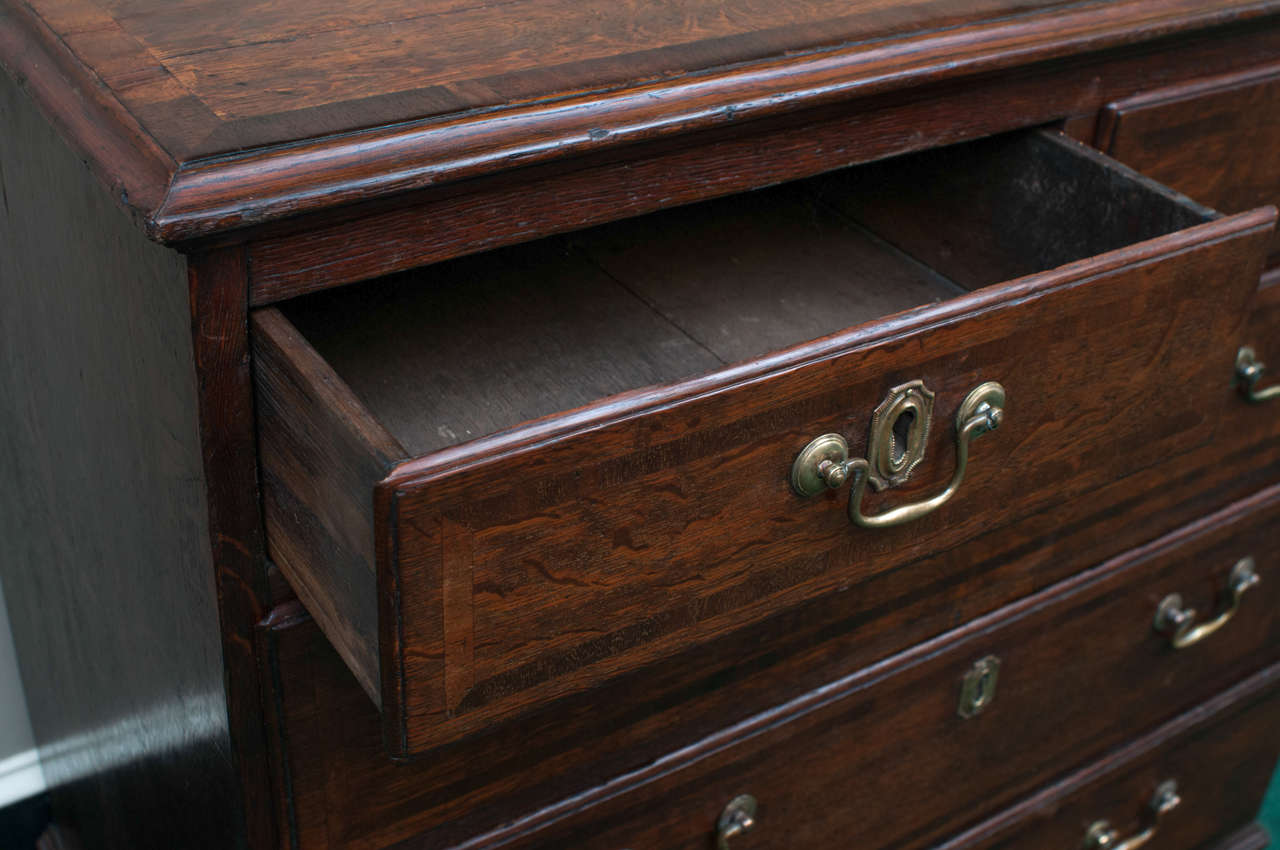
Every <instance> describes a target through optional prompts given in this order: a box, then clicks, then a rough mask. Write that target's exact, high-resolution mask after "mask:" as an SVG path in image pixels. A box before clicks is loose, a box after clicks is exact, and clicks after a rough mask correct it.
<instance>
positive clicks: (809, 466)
mask: <svg viewBox="0 0 1280 850" xmlns="http://www.w3.org/2000/svg"><path fill="white" fill-rule="evenodd" d="M1004 402H1005V392H1004V387H1002V386H1000V384H998V383H996V382H995V381H988V382H987V383H985V384H981V385H979V386H977V387H974V388H973V389H972V390H970V391H969V394H968V395H967V396H965V399H964V401H963V402H961V404H960V409H959V411H957V413H956V470H955V472H954V473H953V474H952V476H951V481H950V483H949V484H947V487H946V489H945V490H943V491H942V492H941V493H939V494H938V495H936V496H934V497H933V498H931V499H926V500H925V501H923V502H916V503H914V504H910V505H903V506H902V507H899V508H894V509H892V510H889V511H885V512H884V513H882V514H876V515H874V516H867V515H866V514H864V513H863V512H862V497H863V496H864V495H865V494H866V489H867V483H868V482H871V483H872V486H874V487H875V488H876V489H877V490H879V489H887V488H889V487H896V486H897V485H898V484H901V483H902V482H904V481H906V480H907V478H908V477H909V476H910V474H911V471H912V470H913V469H914V468H915V466H916V464H918V463H919V462H920V459H921V458H922V457H923V456H924V443H925V440H926V439H927V437H928V424H927V423H928V414H930V413H931V412H932V410H933V393H931V392H929V390H927V389H925V386H924V384H923V383H921V382H920V381H912V382H911V383H909V384H903V385H902V386H898V387H894V388H893V389H892V390H891V391H890V392H889V396H888V397H887V398H886V399H885V400H884V401H883V402H881V404H880V406H879V407H877V408H876V412H875V416H873V417H872V420H871V438H870V440H869V441H868V447H869V451H868V455H869V458H870V459H865V458H856V459H853V460H850V458H849V444H848V442H847V441H846V440H845V439H844V437H842V436H840V435H839V434H823V435H822V436H821V437H818V438H816V439H814V440H812V441H811V442H810V443H809V445H807V446H805V447H804V449H803V450H801V452H800V454H798V455H797V456H796V459H795V461H794V462H793V463H792V464H791V487H792V489H794V490H795V491H796V492H797V493H798V494H800V495H801V496H814V495H817V494H818V493H821V492H822V491H823V490H826V489H832V490H834V489H836V488H838V487H840V486H842V485H843V484H844V483H845V482H846V481H848V480H850V479H852V480H853V485H852V488H853V489H852V491H851V492H850V494H849V519H850V520H852V521H853V522H854V523H855V524H857V525H860V526H862V527H863V528H887V527H889V526H893V525H902V524H903V523H907V522H911V521H912V520H916V519H919V518H920V517H923V516H925V515H926V514H930V513H933V512H934V511H935V510H937V509H938V508H940V507H942V505H943V504H945V503H946V502H948V501H950V499H951V497H952V496H954V495H955V494H956V491H957V490H959V489H960V483H961V482H962V481H963V480H964V474H965V470H966V469H967V468H968V465H969V444H970V443H972V442H973V441H974V440H976V439H977V438H978V437H981V436H982V435H983V434H985V433H987V432H988V431H994V430H995V429H996V428H999V427H1000V423H1001V422H1002V421H1003V419H1004ZM906 414H910V415H911V416H912V419H911V421H910V424H909V426H908V427H907V428H906V429H905V430H906V437H905V445H903V438H902V435H901V434H900V433H899V424H900V423H899V420H900V419H902V417H903V416H904V415H906Z"/></svg>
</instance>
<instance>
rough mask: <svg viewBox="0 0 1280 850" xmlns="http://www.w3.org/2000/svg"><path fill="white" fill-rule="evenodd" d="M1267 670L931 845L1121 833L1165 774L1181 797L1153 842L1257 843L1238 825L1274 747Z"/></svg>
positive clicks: (1046, 843) (1263, 782)
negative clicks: (1105, 824) (1107, 824)
mask: <svg viewBox="0 0 1280 850" xmlns="http://www.w3.org/2000/svg"><path fill="white" fill-rule="evenodd" d="M1276 673H1277V670H1276V668H1274V667H1272V668H1270V669H1269V670H1267V671H1263V672H1261V673H1259V674H1258V675H1256V676H1254V677H1253V678H1251V679H1249V680H1246V681H1245V682H1242V683H1241V684H1240V685H1238V686H1236V687H1235V688H1232V689H1231V690H1230V691H1228V692H1225V693H1223V694H1222V695H1220V696H1218V697H1215V698H1214V699H1213V700H1210V701H1208V702H1207V703H1206V704H1204V705H1203V706H1200V707H1197V708H1196V709H1195V710H1193V711H1190V712H1188V713H1187V714H1184V715H1182V716H1181V717H1178V718H1176V719H1175V720H1173V721H1171V722H1170V723H1168V724H1166V725H1165V726H1163V727H1161V728H1159V729H1157V730H1155V731H1153V732H1151V733H1150V734H1147V735H1144V736H1142V737H1140V738H1138V739H1136V740H1134V741H1133V742H1131V743H1129V744H1126V745H1125V746H1124V747H1123V748H1121V749H1120V750H1118V751H1117V752H1115V753H1112V754H1110V755H1109V756H1108V757H1107V758H1106V759H1103V760H1101V761H1100V762H1098V763H1097V764H1094V765H1090V766H1089V767H1087V768H1085V769H1084V770H1081V771H1078V772H1076V773H1073V774H1071V775H1069V776H1068V777H1066V778H1065V779H1063V780H1061V781H1059V782H1056V783H1054V784H1053V785H1051V786H1049V787H1048V788H1046V789H1044V790H1042V791H1040V792H1039V793H1037V794H1035V795H1033V796H1031V797H1030V798H1028V799H1026V800H1024V801H1022V802H1021V803H1019V804H1018V805H1017V806H1015V807H1013V808H1012V809H1010V810H1008V811H1006V812H1003V813H1001V815H1000V816H999V817H997V818H994V819H992V820H991V821H988V822H986V823H983V824H980V825H978V826H976V827H974V828H972V829H970V830H967V831H966V832H965V833H964V834H962V835H960V836H958V837H956V838H954V839H952V840H951V841H948V842H947V843H946V844H943V845H941V846H940V848H939V850H960V848H964V850H969V848H978V847H982V848H994V847H1001V848H1023V847H1074V846H1077V844H1078V843H1079V842H1080V841H1082V840H1083V835H1084V831H1085V830H1086V829H1087V828H1088V825H1089V824H1091V823H1093V821H1095V820H1097V819H1099V818H1104V817H1105V818H1107V819H1108V820H1110V821H1111V822H1112V823H1113V824H1114V825H1115V826H1116V827H1117V828H1118V829H1119V830H1120V831H1121V835H1126V836H1127V835H1131V834H1133V833H1135V832H1137V831H1140V829H1141V826H1142V824H1143V821H1142V815H1143V807H1144V805H1145V804H1146V801H1147V800H1149V799H1150V797H1151V794H1152V793H1153V791H1154V789H1155V787H1156V785H1157V784H1159V783H1160V782H1163V781H1165V780H1167V779H1171V778H1172V779H1174V780H1175V781H1176V782H1177V783H1178V788H1179V792H1180V794H1181V796H1182V798H1183V802H1182V804H1181V805H1179V806H1178V808H1177V809H1175V810H1174V811H1173V812H1170V813H1169V814H1168V815H1167V816H1166V817H1167V821H1164V822H1162V824H1161V828H1160V829H1159V830H1158V831H1157V836H1156V838H1155V840H1156V841H1158V842H1159V846H1160V847H1161V848H1165V847H1167V848H1170V850H1191V848H1195V847H1206V846H1211V847H1212V848H1213V850H1228V849H1229V850H1235V848H1262V847H1266V846H1267V845H1268V841H1267V840H1266V834H1265V832H1263V833H1262V834H1261V836H1260V835H1259V833H1260V832H1261V830H1259V829H1258V828H1257V827H1256V826H1254V827H1250V826H1245V824H1247V823H1248V822H1249V821H1251V820H1252V819H1253V818H1254V817H1255V816H1256V814H1257V811H1258V807H1259V805H1260V804H1261V802H1262V795H1263V794H1264V793H1265V792H1266V788H1267V782H1268V780H1269V779H1270V775H1271V770H1272V768H1273V767H1274V764H1275V760H1276V754H1277V752H1280V727H1278V726H1277V725H1276V723H1275V722H1274V718H1275V714H1276V712H1277V710H1280V705H1278V704H1277V698H1276V690H1275V688H1276V680H1277V676H1276ZM1232 700H1238V702H1234V703H1233V702H1232ZM1223 833H1232V834H1229V835H1224V834H1223ZM1260 839H1261V843H1259V841H1260Z"/></svg>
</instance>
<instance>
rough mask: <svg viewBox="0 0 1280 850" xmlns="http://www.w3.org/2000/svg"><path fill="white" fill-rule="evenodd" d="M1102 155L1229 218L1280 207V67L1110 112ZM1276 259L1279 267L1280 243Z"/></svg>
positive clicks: (1156, 95)
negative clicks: (1266, 206)
mask: <svg viewBox="0 0 1280 850" xmlns="http://www.w3.org/2000/svg"><path fill="white" fill-rule="evenodd" d="M1097 144H1098V147H1100V148H1101V149H1102V150H1104V151H1106V152H1107V153H1109V154H1110V155H1112V156H1114V157H1115V158H1117V159H1119V160H1121V161H1122V162H1127V163H1129V164H1131V165H1132V166H1133V167H1134V168H1137V169H1139V170H1140V171H1142V172H1143V173H1145V174H1148V175H1150V176H1151V177H1152V178H1154V179H1156V180H1159V181H1161V182H1163V183H1167V184H1168V185H1169V186H1172V187H1173V188H1175V189H1177V190H1178V191H1180V192H1184V193H1186V194H1188V195H1190V196H1192V197H1194V198H1196V199H1197V200H1200V201H1202V202H1204V203H1206V204H1209V205H1210V206H1213V207H1214V208H1216V209H1219V210H1221V211H1223V212H1239V211H1240V210H1245V209H1250V208H1252V207H1256V206H1259V205H1260V204H1274V203H1276V202H1277V200H1280V64H1274V63H1273V64H1270V65H1266V66H1263V67H1260V68H1251V69H1249V70H1247V71H1242V72H1238V73H1234V74H1226V75H1221V76H1216V77H1209V78H1206V79H1202V80H1197V81H1195V82H1193V83H1185V84H1181V85H1176V86H1169V87H1166V88H1160V89H1155V90H1152V91H1147V92H1143V93H1141V94H1137V95H1135V96H1133V97H1131V98H1126V99H1124V100H1120V101H1117V102H1115V103H1112V104H1110V105H1109V106H1108V107H1107V109H1105V110H1104V111H1103V113H1102V115H1101V118H1100V120H1099V123H1098V139H1097ZM1271 251H1272V253H1273V254H1276V255H1278V256H1277V257H1276V259H1277V260H1280V237H1278V238H1277V240H1276V241H1275V242H1273V243H1272V247H1271Z"/></svg>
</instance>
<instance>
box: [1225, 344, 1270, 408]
mask: <svg viewBox="0 0 1280 850" xmlns="http://www.w3.org/2000/svg"><path fill="white" fill-rule="evenodd" d="M1266 371H1267V366H1266V364H1265V363H1263V362H1262V361H1261V360H1259V359H1258V355H1257V354H1255V353H1254V351H1253V349H1252V348H1249V347H1248V346H1245V347H1244V348H1241V349H1240V350H1239V351H1237V352H1236V386H1237V387H1239V388H1240V394H1241V395H1243V396H1244V397H1245V398H1246V399H1248V400H1249V401H1250V402H1252V403H1253V404H1262V402H1264V401H1271V400H1272V399H1276V398H1280V383H1276V384H1272V385H1271V386H1269V387H1267V388H1266V389H1265V390H1260V389H1258V383H1259V382H1260V381H1261V380H1262V375H1263V373H1264V372H1266Z"/></svg>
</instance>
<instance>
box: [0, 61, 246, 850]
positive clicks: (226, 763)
mask: <svg viewBox="0 0 1280 850" xmlns="http://www.w3.org/2000/svg"><path fill="white" fill-rule="evenodd" d="M0 128H3V133H4V137H3V141H2V142H0V186H2V187H3V191H2V192H0V197H2V199H3V203H0V301H2V303H3V308H2V309H0V435H3V450H0V479H3V481H4V487H3V488H0V569H3V580H4V589H5V601H6V603H7V605H8V609H9V623H10V624H11V626H12V628H13V634H14V644H15V647H16V649H17V651H18V655H19V659H20V661H19V664H20V669H21V672H22V677H23V684H24V688H25V692H26V698H27V701H28V706H29V708H30V716H31V723H32V727H33V731H34V733H35V737H36V741H37V743H38V746H39V748H40V756H41V767H42V769H43V772H44V777H45V782H46V783H47V784H48V786H49V787H50V789H51V791H50V797H51V805H52V811H53V817H54V819H55V821H56V822H57V823H58V825H59V826H60V828H61V830H62V832H63V834H64V837H65V838H66V839H68V840H67V842H66V843H67V845H68V846H70V847H81V846H82V847H84V848H86V850H87V849H88V848H104V850H116V848H119V849H120V850H149V848H156V850H172V848H174V847H175V846H180V847H189V848H193V850H194V848H209V850H215V849H216V850H226V848H237V847H243V846H245V841H246V832H245V823H246V815H245V813H244V810H243V809H242V798H241V796H240V787H239V776H238V772H237V764H236V761H235V758H236V756H235V754H234V753H235V749H234V746H235V745H236V744H238V743H239V741H238V739H237V738H236V737H235V736H234V733H233V730H232V729H231V724H230V721H229V720H228V714H227V699H228V695H227V684H226V680H225V678H224V668H223V660H224V659H223V654H222V647H221V641H220V627H219V607H218V598H217V586H216V583H215V575H214V570H213V562H212V558H211V552H210V541H209V537H208V524H209V516H210V514H209V504H208V501H207V491H206V486H207V484H208V481H207V479H206V477H205V474H204V468H203V464H202V458H201V443H200V437H201V434H200V423H199V419H198V417H197V409H198V404H199V401H198V399H199V385H198V381H197V364H196V354H195V351H194V348H193V344H192V338H191V313H190V305H189V303H188V298H187V285H186V284H187V266H186V263H185V261H184V259H183V258H182V257H181V256H179V255H177V254H174V253H172V252H169V251H166V250H164V249H161V248H159V247H157V246H155V245H151V244H149V243H147V241H146V240H145V239H144V238H143V237H142V236H141V234H140V233H138V232H137V230H136V229H135V228H134V227H133V225H132V224H131V223H130V222H129V221H128V220H127V219H126V218H125V216H123V215H121V214H120V212H119V211H118V210H117V209H116V208H115V207H114V206H113V204H112V200H111V199H110V198H109V197H107V196H106V195H105V194H104V193H103V192H102V191H101V189H100V187H99V186H98V185H97V183H96V182H95V181H94V179H93V177H92V175H90V174H89V173H88V172H87V171H86V170H85V168H84V167H83V166H82V164H81V162H80V160H79V158H78V157H77V156H76V154H75V153H74V152H73V151H71V150H70V149H69V148H68V147H67V146H66V145H65V144H64V143H63V142H62V141H61V140H60V139H59V138H58V137H57V135H56V134H55V133H54V132H53V130H52V129H51V128H50V127H49V125H48V124H47V123H46V122H45V121H44V120H43V118H41V116H40V115H39V114H38V113H37V111H36V109H35V107H34V105H33V104H32V103H31V101H30V100H29V99H28V98H27V97H26V96H25V95H24V94H23V93H22V92H21V91H20V90H19V88H18V86H17V85H15V84H14V83H13V81H11V80H10V79H9V78H8V77H3V76H0Z"/></svg>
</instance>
